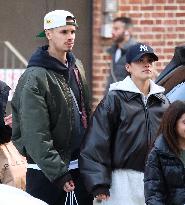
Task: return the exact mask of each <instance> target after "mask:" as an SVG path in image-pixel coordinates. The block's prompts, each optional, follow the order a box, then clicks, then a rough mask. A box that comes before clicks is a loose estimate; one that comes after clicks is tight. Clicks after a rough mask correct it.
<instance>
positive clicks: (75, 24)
mask: <svg viewBox="0 0 185 205" xmlns="http://www.w3.org/2000/svg"><path fill="white" fill-rule="evenodd" d="M67 25H72V26H76V28H77V29H78V24H77V23H76V22H66V25H65V26H67ZM36 37H40V38H43V37H46V34H45V31H42V32H40V33H39V34H37V35H36Z"/></svg>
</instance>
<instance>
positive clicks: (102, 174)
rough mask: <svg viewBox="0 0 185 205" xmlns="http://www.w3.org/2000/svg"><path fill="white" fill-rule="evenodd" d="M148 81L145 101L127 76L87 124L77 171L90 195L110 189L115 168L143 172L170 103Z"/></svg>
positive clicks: (104, 100)
mask: <svg viewBox="0 0 185 205" xmlns="http://www.w3.org/2000/svg"><path fill="white" fill-rule="evenodd" d="M162 92H164V88H162V87H160V86H158V85H156V84H154V82H153V81H150V93H149V95H148V96H147V99H145V97H144V96H143V94H142V93H141V92H140V91H139V89H138V88H137V87H136V85H135V84H134V82H133V81H132V80H131V78H130V77H129V76H128V77H126V78H125V79H124V80H123V81H120V82H117V83H114V84H112V85H111V87H110V90H109V92H108V94H107V95H106V96H105V98H104V99H103V100H102V101H101V102H100V104H99V105H98V106H97V108H96V110H95V112H94V115H93V117H92V119H91V121H90V125H89V128H88V130H87V134H86V137H85V138H84V140H83V143H82V147H81V154H80V171H81V173H82V176H83V179H84V181H85V184H86V186H87V188H88V190H89V191H90V192H93V190H95V189H96V188H98V186H105V187H107V188H108V187H110V185H111V173H112V171H114V170H117V169H132V170H136V171H140V172H144V167H145V159H146V156H147V153H148V150H149V147H150V145H151V144H152V143H153V142H154V140H155V136H156V132H157V130H158V126H159V123H160V120H161V117H162V115H163V112H164V111H165V110H166V109H167V107H168V105H169V102H168V100H167V98H166V97H165V96H164V95H163V94H162Z"/></svg>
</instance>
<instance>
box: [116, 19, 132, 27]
mask: <svg viewBox="0 0 185 205" xmlns="http://www.w3.org/2000/svg"><path fill="white" fill-rule="evenodd" d="M117 21H121V22H122V23H124V24H125V27H126V28H129V27H132V26H133V23H132V19H131V18H129V17H126V16H121V17H117V18H115V19H114V20H113V22H117Z"/></svg>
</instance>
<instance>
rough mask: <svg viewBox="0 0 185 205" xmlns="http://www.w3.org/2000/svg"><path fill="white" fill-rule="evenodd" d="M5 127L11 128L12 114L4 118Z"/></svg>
mask: <svg viewBox="0 0 185 205" xmlns="http://www.w3.org/2000/svg"><path fill="white" fill-rule="evenodd" d="M4 122H5V125H8V126H10V127H11V128H12V114H10V115H8V116H7V117H5V118H4Z"/></svg>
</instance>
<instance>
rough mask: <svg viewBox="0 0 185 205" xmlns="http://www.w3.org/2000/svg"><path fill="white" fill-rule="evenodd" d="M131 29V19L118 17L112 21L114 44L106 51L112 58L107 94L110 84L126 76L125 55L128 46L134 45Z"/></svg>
mask: <svg viewBox="0 0 185 205" xmlns="http://www.w3.org/2000/svg"><path fill="white" fill-rule="evenodd" d="M132 27H133V23H132V19H131V18H128V17H118V18H115V19H114V20H113V27H112V39H113V41H114V44H113V45H112V47H111V48H109V49H108V50H107V51H108V53H109V54H110V55H111V57H112V63H111V66H110V75H109V77H108V80H107V85H106V92H108V90H109V86H110V84H111V83H114V82H117V81H120V80H123V79H124V78H125V77H126V76H127V75H128V72H127V71H126V69H125V68H124V66H125V63H126V59H125V54H126V51H127V49H128V48H129V47H130V46H132V45H134V44H136V41H135V39H134V38H133V37H132ZM123 68H124V69H123Z"/></svg>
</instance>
